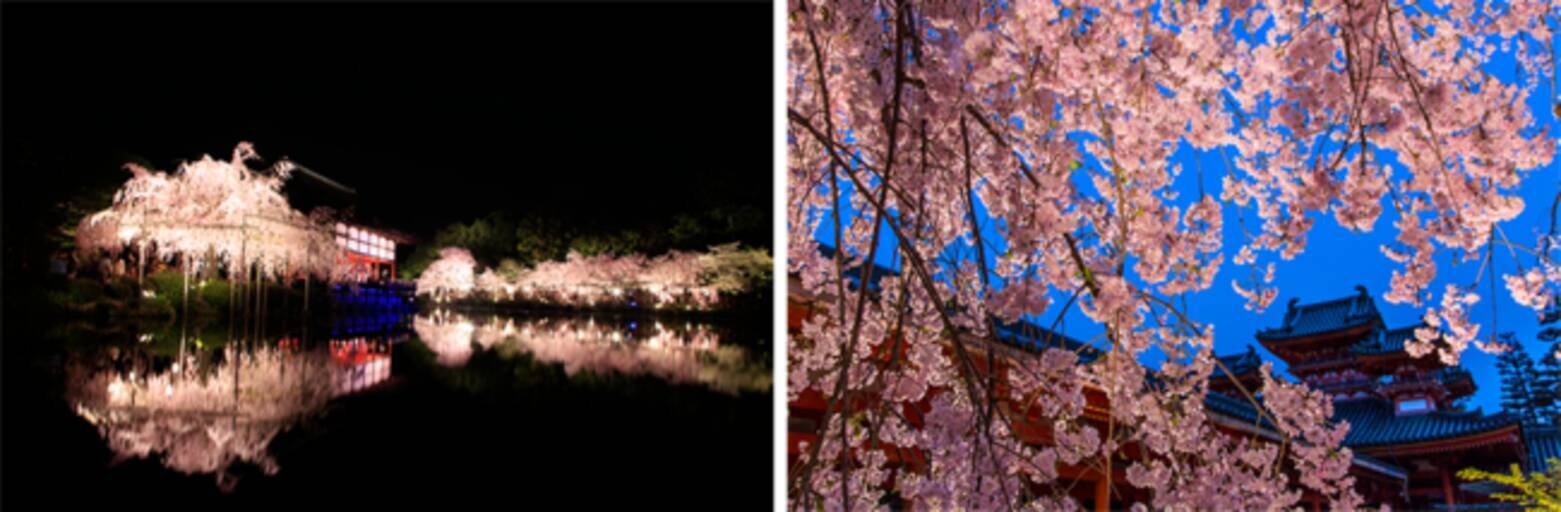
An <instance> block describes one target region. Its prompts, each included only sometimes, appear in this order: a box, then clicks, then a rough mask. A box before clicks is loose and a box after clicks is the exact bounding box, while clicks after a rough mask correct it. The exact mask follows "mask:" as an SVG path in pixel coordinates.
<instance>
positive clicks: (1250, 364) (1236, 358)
mask: <svg viewBox="0 0 1561 512" xmlns="http://www.w3.org/2000/svg"><path fill="white" fill-rule="evenodd" d="M1219 360H1220V362H1221V363H1224V365H1225V368H1229V369H1230V371H1231V373H1233V374H1235V375H1246V374H1247V373H1249V372H1255V371H1257V369H1258V367H1260V366H1263V358H1262V357H1261V356H1259V355H1258V354H1257V349H1256V348H1254V347H1253V346H1252V345H1247V351H1246V352H1242V353H1240V354H1235V355H1229V356H1220V357H1219ZM1225 368H1221V367H1219V366H1215V367H1214V373H1213V374H1210V375H1209V378H1211V379H1218V378H1222V377H1225Z"/></svg>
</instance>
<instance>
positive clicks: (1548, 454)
mask: <svg viewBox="0 0 1561 512" xmlns="http://www.w3.org/2000/svg"><path fill="white" fill-rule="evenodd" d="M1523 442H1524V444H1526V445H1527V446H1526V447H1527V448H1528V467H1527V468H1525V469H1527V470H1528V471H1529V472H1536V471H1538V472H1543V471H1546V470H1548V469H1550V462H1549V460H1550V458H1552V457H1554V458H1557V459H1561V433H1558V432H1556V427H1554V426H1545V427H1532V428H1525V429H1523Z"/></svg>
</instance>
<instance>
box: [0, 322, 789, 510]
mask: <svg viewBox="0 0 1561 512" xmlns="http://www.w3.org/2000/svg"><path fill="white" fill-rule="evenodd" d="M229 330H230V329H228V328H226V327H223V328H197V327H189V326H177V325H161V326H149V325H103V324H101V323H73V324H65V325H56V326H49V327H42V326H38V327H32V328H13V326H11V325H8V326H7V332H8V335H7V338H6V340H5V343H6V344H7V351H6V361H5V367H6V372H5V382H4V400H5V404H6V408H5V411H4V412H5V414H6V415H7V416H8V420H10V421H7V422H6V429H7V432H5V438H6V443H5V450H6V458H5V460H6V463H7V464H6V467H5V468H4V471H5V472H6V477H7V478H6V494H7V495H8V496H7V500H6V501H7V502H8V503H9V502H11V501H12V500H18V501H25V502H36V501H35V500H36V499H42V500H44V502H49V501H52V500H60V499H64V500H65V501H56V502H57V503H61V504H69V505H70V506H72V507H75V506H79V505H84V504H87V503H93V504H103V505H113V506H124V505H148V506H153V507H160V506H168V505H196V506H232V505H244V506H251V505H267V504H278V505H282V504H300V503H308V504H310V505H311V507H314V506H320V505H324V504H335V503H339V504H346V505H354V506H364V505H388V506H397V505H399V506H405V505H407V504H409V503H412V502H416V501H428V500H435V502H439V503H443V504H446V505H448V504H450V503H451V502H452V500H453V501H455V502H464V501H474V502H476V501H482V502H487V501H491V500H495V499H497V500H506V501H509V502H513V503H517V504H525V503H572V504H574V505H575V506H586V507H591V508H597V507H601V506H609V507H612V506H633V507H636V508H639V507H647V508H663V507H675V508H677V509H689V508H719V509H727V510H730V509H758V508H767V507H768V506H769V504H770V482H771V477H770V471H771V460H772V459H771V457H772V454H771V451H772V450H771V449H770V443H771V437H770V430H771V416H770V415H771V405H770V404H771V400H770V397H771V391H770V388H771V380H770V379H771V371H770V365H769V360H770V354H769V351H770V350H771V348H770V347H771V346H772V345H771V342H770V341H768V337H769V331H768V329H767V326H762V325H747V324H745V323H743V322H736V321H711V320H693V319H687V318H674V317H659V318H658V317H654V316H636V317H613V316H594V317H593V316H510V315H495V314H463V313H459V312H453V311H425V312H420V313H416V314H406V315H378V316H355V317H342V318H336V319H334V320H332V321H330V322H317V323H316V324H315V326H314V327H313V328H312V329H304V328H302V327H300V328H298V329H296V330H289V332H282V333H264V334H257V333H254V332H250V333H249V334H248V335H238V334H231V333H230V332H229ZM310 330H312V331H313V333H312V334H311V333H310V332H309V331H310ZM18 416H20V417H21V418H18ZM302 498H308V499H309V500H310V501H308V502H300V501H298V500H299V499H302ZM409 500H410V501H409Z"/></svg>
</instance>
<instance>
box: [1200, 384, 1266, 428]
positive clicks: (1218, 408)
mask: <svg viewBox="0 0 1561 512" xmlns="http://www.w3.org/2000/svg"><path fill="white" fill-rule="evenodd" d="M1203 407H1204V408H1206V409H1208V410H1209V411H1211V412H1216V413H1219V414H1222V415H1225V416H1229V417H1232V418H1235V419H1238V420H1241V421H1242V422H1243V423H1258V413H1257V408H1256V407H1253V406H1252V403H1251V402H1248V401H1247V399H1246V398H1238V397H1233V396H1230V395H1226V394H1224V393H1218V392H1213V391H1210V392H1209V393H1208V394H1207V395H1205V396H1204V398H1203ZM1260 425H1262V426H1263V428H1264V429H1268V430H1273V428H1274V427H1273V424H1272V423H1269V422H1268V420H1267V419H1264V420H1262V422H1261V423H1260Z"/></svg>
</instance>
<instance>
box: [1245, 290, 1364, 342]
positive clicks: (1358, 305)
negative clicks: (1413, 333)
mask: <svg viewBox="0 0 1561 512" xmlns="http://www.w3.org/2000/svg"><path fill="white" fill-rule="evenodd" d="M1355 289H1356V290H1358V291H1359V293H1357V294H1355V295H1351V296H1349V297H1343V298H1338V299H1333V300H1327V301H1322V302H1315V303H1311V304H1298V302H1299V301H1298V300H1297V299H1291V300H1290V304H1289V309H1288V310H1287V311H1286V312H1285V320H1284V324H1283V325H1281V326H1279V327H1275V328H1269V329H1263V330H1260V331H1258V333H1257V338H1258V340H1259V341H1284V340H1289V339H1295V338H1301V337H1305V336H1311V335H1314V334H1324V333H1329V332H1334V331H1340V330H1344V329H1350V328H1355V327H1360V326H1365V325H1371V324H1373V323H1375V324H1378V325H1380V324H1381V323H1382V316H1381V315H1380V314H1378V313H1377V303H1376V301H1374V300H1372V298H1371V296H1370V295H1368V294H1367V293H1366V288H1365V287H1362V286H1356V287H1355Z"/></svg>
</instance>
